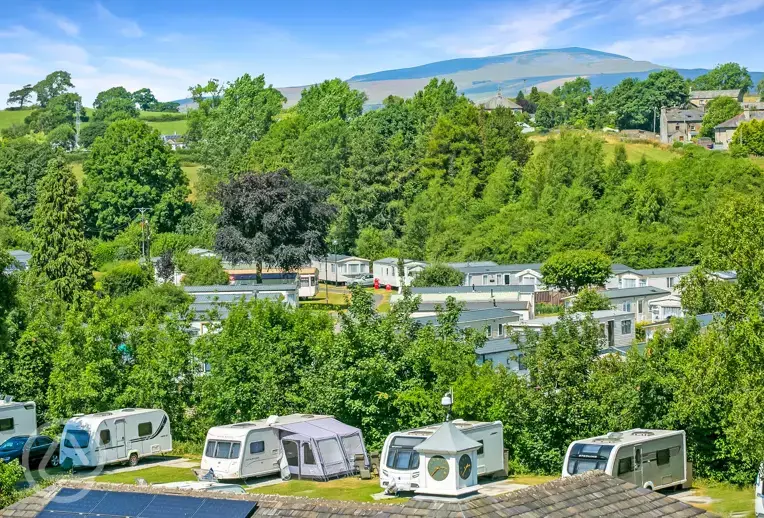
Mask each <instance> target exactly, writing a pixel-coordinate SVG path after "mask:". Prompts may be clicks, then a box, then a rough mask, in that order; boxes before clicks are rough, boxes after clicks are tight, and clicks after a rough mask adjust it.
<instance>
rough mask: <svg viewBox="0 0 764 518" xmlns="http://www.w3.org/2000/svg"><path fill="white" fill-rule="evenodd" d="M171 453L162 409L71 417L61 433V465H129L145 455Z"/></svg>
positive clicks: (143, 409) (167, 426)
mask: <svg viewBox="0 0 764 518" xmlns="http://www.w3.org/2000/svg"><path fill="white" fill-rule="evenodd" d="M170 451H172V433H171V431H170V419H169V418H168V417H167V414H166V413H165V412H164V410H153V409H147V408H123V409H121V410H113V411H111V412H99V413H97V414H89V415H83V416H77V417H72V418H71V419H69V421H67V423H66V425H65V426H64V431H63V433H62V434H61V465H62V466H64V467H65V468H69V467H70V466H71V467H73V468H79V467H95V466H104V465H107V464H115V463H118V462H129V464H130V465H131V466H135V465H136V464H138V460H139V459H141V458H142V457H148V456H149V455H160V454H163V453H167V452H170Z"/></svg>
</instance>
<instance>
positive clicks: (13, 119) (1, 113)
mask: <svg viewBox="0 0 764 518" xmlns="http://www.w3.org/2000/svg"><path fill="white" fill-rule="evenodd" d="M31 112H32V110H0V129H4V128H9V127H11V126H13V125H14V124H23V123H24V117H26V116H27V115H29V114H30V113H31Z"/></svg>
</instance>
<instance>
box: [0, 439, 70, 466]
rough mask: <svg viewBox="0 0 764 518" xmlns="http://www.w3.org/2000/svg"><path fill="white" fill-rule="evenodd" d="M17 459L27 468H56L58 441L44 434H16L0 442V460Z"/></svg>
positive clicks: (57, 463)
mask: <svg viewBox="0 0 764 518" xmlns="http://www.w3.org/2000/svg"><path fill="white" fill-rule="evenodd" d="M15 459H18V461H19V463H20V464H21V465H22V466H24V467H25V468H27V469H30V468H32V467H38V468H48V467H51V468H56V467H58V466H59V464H60V461H59V459H60V457H59V445H58V442H57V441H55V440H53V439H51V438H50V437H48V436H46V435H17V436H16V437H11V438H10V439H8V440H7V441H5V442H4V443H3V444H0V462H11V461H13V460H15Z"/></svg>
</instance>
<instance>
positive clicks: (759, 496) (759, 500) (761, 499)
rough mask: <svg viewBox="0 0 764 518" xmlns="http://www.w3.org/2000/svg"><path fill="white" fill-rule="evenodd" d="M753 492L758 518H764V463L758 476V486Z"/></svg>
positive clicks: (754, 506)
mask: <svg viewBox="0 0 764 518" xmlns="http://www.w3.org/2000/svg"><path fill="white" fill-rule="evenodd" d="M753 492H754V493H755V494H756V499H755V500H754V504H753V508H754V512H755V513H756V518H764V462H762V463H761V465H760V466H759V473H758V474H757V475H756V486H755V487H754V489H753Z"/></svg>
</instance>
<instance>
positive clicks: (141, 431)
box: [138, 421, 154, 437]
mask: <svg viewBox="0 0 764 518" xmlns="http://www.w3.org/2000/svg"><path fill="white" fill-rule="evenodd" d="M153 430H154V427H153V426H152V425H151V422H150V421H149V422H148V423H140V424H138V437H148V436H149V435H151V432H152V431H153Z"/></svg>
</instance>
